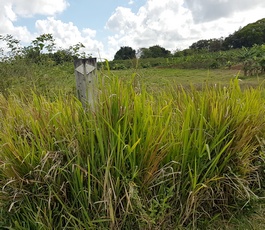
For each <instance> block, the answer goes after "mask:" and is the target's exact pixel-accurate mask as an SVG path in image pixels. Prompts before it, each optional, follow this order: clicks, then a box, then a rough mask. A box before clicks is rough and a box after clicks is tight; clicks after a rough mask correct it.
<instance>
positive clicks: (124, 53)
mask: <svg viewBox="0 0 265 230" xmlns="http://www.w3.org/2000/svg"><path fill="white" fill-rule="evenodd" d="M134 58H135V50H134V49H132V48H131V47H129V46H123V47H121V48H120V49H119V50H118V51H117V52H116V54H115V55H114V60H126V59H134Z"/></svg>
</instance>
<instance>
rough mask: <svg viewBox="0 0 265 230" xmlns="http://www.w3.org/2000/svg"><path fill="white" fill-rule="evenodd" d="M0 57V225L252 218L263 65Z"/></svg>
mask: <svg viewBox="0 0 265 230" xmlns="http://www.w3.org/2000/svg"><path fill="white" fill-rule="evenodd" d="M97 74H98V79H97V84H96V86H95V87H96V89H97V90H96V91H97V97H96V99H95V108H94V109H93V110H91V109H90V108H89V106H88V107H87V108H86V109H84V108H83V107H82V104H81V102H80V101H79V100H78V99H77V98H76V90H75V76H74V67H73V64H72V63H65V64H61V65H53V64H51V65H48V64H45V65H41V64H30V65H29V64H27V63H24V62H23V60H22V61H19V62H15V64H14V63H1V69H0V118H1V119H0V227H1V229H25V230H26V229H44V230H46V229H47V230H48V229H150V230H151V229H263V228H264V227H265V222H264V220H263V216H264V210H265V209H264V205H265V203H264V189H265V183H264V179H265V171H264V170H265V164H264V160H265V155H264V154H265V93H264V92H265V91H264V87H263V79H264V75H261V74H260V75H255V76H244V74H243V73H242V72H241V71H240V70H238V69H177V68H165V67H163V68H158V67H156V68H134V69H126V70H108V69H107V70H104V68H102V69H101V68H100V69H99V70H98V72H97Z"/></svg>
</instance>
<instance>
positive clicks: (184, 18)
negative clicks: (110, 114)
mask: <svg viewBox="0 0 265 230" xmlns="http://www.w3.org/2000/svg"><path fill="white" fill-rule="evenodd" d="M264 12H265V1H264V0H252V1H249V0H163V1H162V0H104V1H103V0H96V1H86V0H45V1H43V0H8V1H7V0H6V1H3V0H0V21H1V24H0V34H2V35H5V34H12V35H13V36H14V37H16V38H17V39H19V40H20V41H21V43H22V44H30V42H31V41H32V40H34V39H35V38H36V37H37V36H39V35H41V34H44V33H52V34H53V36H54V38H55V41H56V45H57V47H58V48H68V47H69V46H70V45H75V44H77V43H78V42H82V43H83V44H84V45H85V46H86V48H85V49H84V51H85V52H87V53H89V54H92V55H93V56H95V57H98V56H99V54H100V56H101V57H102V58H107V59H109V60H111V59H112V58H113V56H114V54H115V53H116V52H117V51H118V49H119V48H120V47H121V46H131V47H132V48H134V49H136V50H137V49H139V48H141V47H150V46H152V45H161V46H163V47H165V48H166V49H169V50H170V51H174V50H176V49H184V48H188V47H189V46H190V45H191V44H192V43H193V42H196V41H198V40H200V39H209V38H220V37H226V36H228V35H229V34H231V33H233V32H234V31H236V30H238V29H239V28H240V27H242V26H245V25H247V24H248V23H252V22H255V21H257V20H259V19H261V18H264V17H265V13H264Z"/></svg>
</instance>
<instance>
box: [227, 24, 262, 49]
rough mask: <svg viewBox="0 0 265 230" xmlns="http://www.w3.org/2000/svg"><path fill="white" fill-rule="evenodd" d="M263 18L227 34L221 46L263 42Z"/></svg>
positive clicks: (239, 45) (238, 46)
mask: <svg viewBox="0 0 265 230" xmlns="http://www.w3.org/2000/svg"><path fill="white" fill-rule="evenodd" d="M264 28H265V19H261V20H258V21H256V22H254V23H250V24H248V25H246V26H245V27H243V28H241V29H239V30H238V31H236V32H234V33H233V34H231V35H229V36H228V37H227V38H225V40H224V44H223V46H224V47H225V48H226V49H230V48H242V47H243V46H244V47H252V46H253V45H254V44H257V45H262V44H264V43H265V29H264Z"/></svg>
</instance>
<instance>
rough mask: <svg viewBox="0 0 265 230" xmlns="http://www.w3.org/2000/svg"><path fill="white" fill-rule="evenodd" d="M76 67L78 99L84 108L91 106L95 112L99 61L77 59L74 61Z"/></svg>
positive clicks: (94, 59)
mask: <svg viewBox="0 0 265 230" xmlns="http://www.w3.org/2000/svg"><path fill="white" fill-rule="evenodd" d="M74 66H75V78H76V90H77V96H78V99H79V100H80V101H81V102H82V105H83V107H84V108H87V107H88V106H89V107H90V108H91V109H92V110H94V109H95V103H94V100H95V94H96V89H95V85H96V81H97V75H96V69H97V59H96V58H86V59H77V60H75V61H74Z"/></svg>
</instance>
